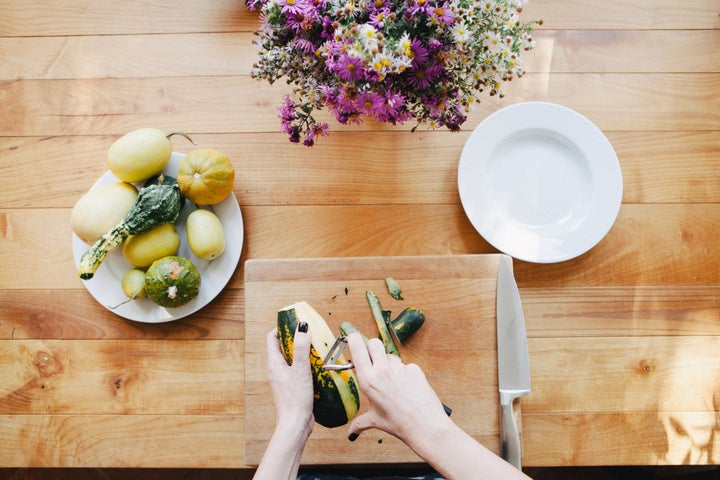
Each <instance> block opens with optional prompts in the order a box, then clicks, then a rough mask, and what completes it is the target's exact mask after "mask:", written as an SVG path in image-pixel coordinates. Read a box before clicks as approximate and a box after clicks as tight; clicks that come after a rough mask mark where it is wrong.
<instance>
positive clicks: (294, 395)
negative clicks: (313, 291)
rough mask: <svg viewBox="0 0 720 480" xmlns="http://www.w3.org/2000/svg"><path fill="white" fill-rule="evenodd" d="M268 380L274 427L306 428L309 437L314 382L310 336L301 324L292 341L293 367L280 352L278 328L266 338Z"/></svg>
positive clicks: (311, 421) (312, 419)
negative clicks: (273, 411)
mask: <svg viewBox="0 0 720 480" xmlns="http://www.w3.org/2000/svg"><path fill="white" fill-rule="evenodd" d="M266 341H267V356H268V379H269V381H270V387H271V389H272V394H273V399H274V401H275V412H276V424H277V425H279V426H288V427H290V428H302V429H303V430H305V429H307V434H308V435H309V434H310V432H311V431H312V427H313V425H314V422H315V419H314V416H313V381H312V373H311V370H310V333H309V332H308V325H307V324H306V323H304V322H301V323H300V325H299V326H298V329H297V330H296V331H295V336H294V340H293V364H292V365H288V364H287V362H286V361H285V357H284V356H283V354H282V351H281V350H280V344H279V342H278V332H277V329H276V328H275V329H273V330H272V331H271V332H270V333H268V335H267V338H266Z"/></svg>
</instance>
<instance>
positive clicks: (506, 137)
mask: <svg viewBox="0 0 720 480" xmlns="http://www.w3.org/2000/svg"><path fill="white" fill-rule="evenodd" d="M458 190H459V193H460V201H461V202H462V206H463V208H464V209H465V213H466V214H467V216H468V218H469V219H470V222H471V223H472V224H473V226H474V227H475V229H476V230H477V231H478V233H480V235H482V236H483V237H484V238H485V239H486V240H487V241H488V242H489V243H490V244H491V245H493V246H494V247H495V248H497V249H498V250H500V251H502V252H504V253H506V254H508V255H511V256H513V257H515V258H517V259H519V260H525V261H528V262H536V263H552V262H561V261H564V260H569V259H571V258H575V257H577V256H579V255H582V254H583V253H585V252H587V251H588V250H590V249H591V248H592V247H594V246H595V245H596V244H597V243H598V242H599V241H600V240H601V239H602V238H603V237H604V236H605V235H606V234H607V232H608V231H609V230H610V227H612V225H613V223H614V222H615V219H616V218H617V214H618V212H619V210H620V204H621V202H622V173H621V171H620V163H619V162H618V158H617V155H616V154H615V150H614V149H613V147H612V145H610V142H609V141H608V139H607V138H606V137H605V135H603V133H602V132H601V131H600V130H599V129H598V128H597V127H596V126H595V125H594V124H593V123H592V122H591V121H590V120H588V119H587V118H585V117H584V116H582V115H580V114H579V113H577V112H575V111H573V110H571V109H569V108H566V107H563V106H560V105H556V104H552V103H545V102H526V103H519V104H515V105H511V106H509V107H506V108H503V109H502V110H499V111H497V112H495V113H493V114H492V115H490V116H489V117H487V118H486V119H485V120H483V122H482V123H480V125H478V126H477V127H476V128H475V130H474V131H473V132H472V134H471V135H470V137H469V138H468V141H467V143H466V144H465V147H464V148H463V151H462V155H461V156H460V163H459V165H458Z"/></svg>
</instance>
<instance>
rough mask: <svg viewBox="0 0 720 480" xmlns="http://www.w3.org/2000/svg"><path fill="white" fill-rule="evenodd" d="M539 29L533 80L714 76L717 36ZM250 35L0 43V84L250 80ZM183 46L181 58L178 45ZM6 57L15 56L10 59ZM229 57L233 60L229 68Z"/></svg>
mask: <svg viewBox="0 0 720 480" xmlns="http://www.w3.org/2000/svg"><path fill="white" fill-rule="evenodd" d="M666 36H667V32H665V31H654V30H597V31H586V30H538V31H537V32H536V33H535V35H534V38H535V40H536V42H537V46H536V47H535V49H534V50H532V51H530V52H523V54H522V57H521V58H522V61H523V64H524V65H525V69H526V70H527V71H528V72H532V73H548V72H553V73H596V72H604V73H624V72H635V73H638V72H642V73H686V72H705V73H709V72H714V73H717V72H719V71H720V52H718V50H717V49H715V48H714V47H715V45H717V44H719V43H720V30H679V31H678V32H677V33H675V34H674V35H673V42H672V43H671V44H668V43H667V42H666V41H665V38H666ZM253 39H254V35H253V33H251V32H234V33H226V32H223V33H190V34H153V35H134V36H133V37H132V40H131V41H130V39H129V38H128V36H126V35H90V36H68V37H66V36H62V37H60V36H52V37H5V38H2V37H0V57H2V58H5V59H6V61H5V62H3V64H2V65H0V79H4V80H12V79H65V78H146V77H186V76H198V75H199V76H209V75H219V76H220V75H249V74H250V71H251V69H252V66H253V63H254V62H255V60H256V58H257V48H256V47H255V46H254V45H253V44H252V42H253ZM180 44H183V45H185V47H184V48H183V50H182V51H178V50H177V45H180ZM11 52H12V53H14V55H11ZM228 58H232V59H235V60H234V61H231V62H229V61H228Z"/></svg>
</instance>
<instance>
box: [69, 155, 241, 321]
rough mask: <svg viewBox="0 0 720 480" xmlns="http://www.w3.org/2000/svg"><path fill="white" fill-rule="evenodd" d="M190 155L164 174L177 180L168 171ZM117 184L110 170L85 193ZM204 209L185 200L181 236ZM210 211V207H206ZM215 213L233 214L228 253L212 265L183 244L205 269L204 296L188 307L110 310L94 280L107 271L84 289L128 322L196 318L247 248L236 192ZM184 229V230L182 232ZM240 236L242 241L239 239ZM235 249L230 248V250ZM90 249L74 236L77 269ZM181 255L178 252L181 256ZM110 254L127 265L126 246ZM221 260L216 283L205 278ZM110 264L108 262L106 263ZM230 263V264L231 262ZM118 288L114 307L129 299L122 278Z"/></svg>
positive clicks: (175, 159)
mask: <svg viewBox="0 0 720 480" xmlns="http://www.w3.org/2000/svg"><path fill="white" fill-rule="evenodd" d="M185 156H186V154H184V153H179V152H172V154H171V155H170V159H169V160H168V163H167V165H166V166H165V168H164V169H163V173H165V174H166V175H172V176H173V177H175V176H177V172H175V174H173V173H172V170H171V171H167V170H168V169H174V168H175V167H176V166H177V165H179V163H180V161H181V160H182V159H183V158H184V157H185ZM114 182H121V180H120V179H119V178H117V177H116V176H115V175H114V174H113V173H112V172H111V171H109V170H108V171H106V172H105V173H103V174H102V175H101V176H100V177H99V178H98V179H97V180H96V181H95V182H94V183H93V184H92V186H91V187H90V188H89V189H88V190H87V191H86V192H85V193H87V192H90V191H92V190H94V189H96V188H98V187H100V186H102V185H106V184H110V183H114ZM142 183H143V182H139V183H135V184H133V185H135V186H136V187H138V186H141V185H142ZM197 208H200V207H198V206H196V205H194V204H193V203H192V202H191V201H190V200H187V199H186V201H185V206H184V207H183V208H182V210H181V217H182V220H181V223H178V222H177V221H176V223H175V225H176V227H178V226H182V228H178V234H180V236H181V239H184V238H186V237H185V232H184V221H185V218H186V217H187V215H188V214H189V213H190V212H191V211H193V210H195V209H197ZM202 208H206V207H202ZM210 208H211V209H212V210H213V211H214V210H216V209H218V208H221V209H223V210H227V212H228V213H227V214H228V215H231V217H230V218H229V219H227V220H226V222H227V221H228V220H229V221H230V222H233V223H232V224H231V225H230V226H229V227H228V226H227V225H226V222H223V229H224V230H225V245H226V247H225V248H226V250H225V252H223V254H222V255H221V256H220V257H219V258H217V259H215V260H213V261H212V262H205V261H204V260H200V259H198V258H197V257H196V256H195V255H194V254H193V253H192V251H190V249H189V247H188V246H187V241H185V242H184V243H185V245H183V244H182V243H181V246H180V248H181V250H182V249H186V250H187V254H185V255H182V256H184V257H186V258H189V259H190V260H191V261H192V262H193V263H194V264H195V265H197V266H198V269H199V270H201V272H200V273H201V285H200V291H201V295H199V296H198V297H197V298H195V299H193V300H191V301H190V302H188V303H186V304H185V305H182V306H180V307H176V308H165V307H162V306H160V305H157V304H154V303H152V300H150V299H149V298H147V297H146V298H143V299H140V300H137V301H134V302H143V303H142V304H141V305H143V306H144V307H145V308H144V309H142V310H138V309H137V308H123V306H125V305H131V304H132V303H134V302H130V303H127V304H125V305H118V306H117V307H115V308H110V306H109V305H108V303H110V300H109V298H108V295H104V294H103V292H102V291H101V290H100V289H101V288H102V287H99V283H92V282H93V280H95V279H96V277H98V275H107V274H108V273H107V272H106V271H104V272H103V273H96V274H95V276H94V277H93V278H92V279H90V280H81V281H82V283H83V286H84V287H85V289H86V290H87V291H88V292H89V293H90V295H91V296H92V297H93V298H94V299H95V301H97V302H98V303H99V304H100V305H102V306H103V307H104V308H105V309H106V310H108V311H110V312H111V313H113V314H115V315H117V316H119V317H122V318H124V319H127V320H132V321H135V322H139V323H148V324H157V323H167V322H172V321H176V320H180V319H182V318H185V317H187V316H189V315H192V314H193V313H196V312H198V311H199V310H201V309H202V308H204V307H205V306H207V305H208V304H209V303H210V302H212V301H213V300H214V299H215V298H216V297H217V296H218V295H219V294H220V293H221V292H222V291H223V290H224V289H225V286H226V285H227V284H228V282H229V281H230V279H231V278H232V276H233V275H234V273H235V271H236V270H237V266H238V264H239V263H240V258H241V256H242V250H243V246H244V240H245V227H244V222H243V217H242V211H241V209H240V204H239V203H238V201H237V197H235V192H234V191H232V192H231V193H230V195H228V197H227V198H225V199H224V200H223V201H221V202H219V203H218V204H216V205H212V206H211V207H210ZM181 230H182V231H181ZM228 232H234V235H232V240H231V239H230V238H229V237H230V235H228ZM238 233H239V238H238ZM229 246H230V247H231V248H228V247H229ZM89 248H90V245H88V244H87V243H85V242H83V241H82V240H80V238H79V237H78V236H77V235H75V233H72V251H73V260H74V263H75V267H76V268H77V267H78V266H79V263H80V257H81V256H82V254H83V253H85V251H87V249H89ZM179 253H180V252H178V254H179ZM109 255H113V256H114V257H117V256H118V255H119V257H120V258H121V260H118V261H122V262H125V263H127V262H126V261H125V259H124V258H122V246H120V247H118V248H117V249H116V250H115V251H113V252H110V254H109ZM218 260H222V261H224V262H226V263H224V264H223V265H224V268H222V269H221V270H220V271H219V272H217V270H218V269H217V268H215V269H212V270H209V272H210V274H211V275H212V274H214V275H220V276H219V277H218V278H216V277H211V278H212V281H208V279H206V278H205V277H204V276H203V272H205V274H208V273H207V272H208V270H207V268H203V267H211V266H212V265H213V264H215V262H217V261H218ZM106 261H107V260H106ZM227 262H229V263H227ZM126 266H127V268H128V269H129V268H132V265H130V264H129V263H127V265H126ZM101 268H103V265H100V268H99V269H98V272H99V271H100V269H101ZM115 279H116V281H117V286H118V290H117V291H118V296H117V298H118V301H117V302H115V303H113V305H117V304H119V303H120V302H122V301H124V300H127V297H126V296H125V294H124V293H123V292H122V289H121V288H120V279H119V278H116V277H115ZM203 285H206V286H209V287H210V290H207V289H206V291H205V292H203V291H202V288H203Z"/></svg>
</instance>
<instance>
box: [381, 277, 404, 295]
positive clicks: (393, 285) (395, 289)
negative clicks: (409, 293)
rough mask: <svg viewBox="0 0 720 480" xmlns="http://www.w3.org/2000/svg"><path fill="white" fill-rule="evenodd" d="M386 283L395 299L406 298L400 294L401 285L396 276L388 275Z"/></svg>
mask: <svg viewBox="0 0 720 480" xmlns="http://www.w3.org/2000/svg"><path fill="white" fill-rule="evenodd" d="M385 285H386V286H387V289H388V293H389V294H390V296H391V297H393V298H394V299H395V300H404V298H403V297H402V295H401V294H400V293H401V292H400V285H399V284H398V283H397V282H396V281H395V279H394V278H392V277H387V278H386V279H385Z"/></svg>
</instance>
